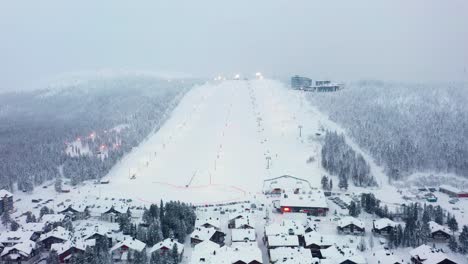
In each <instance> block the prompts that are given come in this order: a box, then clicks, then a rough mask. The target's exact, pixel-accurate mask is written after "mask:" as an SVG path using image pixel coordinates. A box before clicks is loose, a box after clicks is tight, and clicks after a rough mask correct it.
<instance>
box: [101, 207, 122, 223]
mask: <svg viewBox="0 0 468 264" xmlns="http://www.w3.org/2000/svg"><path fill="white" fill-rule="evenodd" d="M127 210H128V206H114V205H112V206H111V207H109V208H106V210H105V211H104V212H102V213H101V217H100V220H101V221H106V222H111V223H115V222H117V221H118V220H119V217H120V216H121V215H122V214H126V213H127Z"/></svg>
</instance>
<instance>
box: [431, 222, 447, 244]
mask: <svg viewBox="0 0 468 264" xmlns="http://www.w3.org/2000/svg"><path fill="white" fill-rule="evenodd" d="M429 229H430V230H431V238H432V239H434V240H448V239H449V238H450V237H451V236H452V235H451V234H450V230H448V228H446V227H444V226H441V225H439V224H438V223H436V222H434V221H429Z"/></svg>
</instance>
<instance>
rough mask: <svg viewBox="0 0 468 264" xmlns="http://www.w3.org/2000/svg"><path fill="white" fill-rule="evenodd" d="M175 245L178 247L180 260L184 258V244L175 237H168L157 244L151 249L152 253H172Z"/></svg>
mask: <svg viewBox="0 0 468 264" xmlns="http://www.w3.org/2000/svg"><path fill="white" fill-rule="evenodd" d="M174 247H177V253H178V254H179V260H181V259H182V255H183V254H184V245H183V244H181V243H179V242H177V240H175V239H173V238H166V239H165V240H163V241H161V242H159V243H157V244H155V245H154V246H153V247H152V248H151V249H150V252H149V253H150V254H153V253H154V252H156V253H158V254H160V255H165V254H168V253H169V254H170V253H171V252H172V250H173V248H174Z"/></svg>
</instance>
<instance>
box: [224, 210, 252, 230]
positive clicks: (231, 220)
mask: <svg viewBox="0 0 468 264" xmlns="http://www.w3.org/2000/svg"><path fill="white" fill-rule="evenodd" d="M247 217H249V216H248V215H247V214H246V213H239V214H230V215H229V219H228V228H236V220H237V219H243V218H247Z"/></svg>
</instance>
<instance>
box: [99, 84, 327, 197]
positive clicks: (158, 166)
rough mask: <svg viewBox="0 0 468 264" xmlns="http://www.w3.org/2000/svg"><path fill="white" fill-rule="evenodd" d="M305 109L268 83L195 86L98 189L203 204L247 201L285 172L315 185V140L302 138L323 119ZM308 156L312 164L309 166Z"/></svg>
mask: <svg viewBox="0 0 468 264" xmlns="http://www.w3.org/2000/svg"><path fill="white" fill-rule="evenodd" d="M309 111H310V110H309V108H308V107H307V103H306V101H305V100H304V99H303V97H302V95H300V94H298V93H297V92H296V91H291V90H289V89H287V88H286V87H284V86H283V84H281V83H279V82H276V81H272V80H254V81H240V80H239V81H223V82H214V83H207V84H205V85H202V86H197V87H195V88H193V89H192V90H191V91H189V92H188V93H187V95H186V96H185V97H184V99H183V100H182V101H181V102H180V104H179V106H178V107H177V108H176V109H175V110H174V112H173V113H172V115H171V117H170V118H169V119H168V120H167V121H166V123H165V124H164V125H163V126H162V128H161V129H160V130H159V131H157V132H156V133H155V134H153V135H151V136H150V137H149V138H148V139H147V140H146V141H145V142H143V143H142V144H140V146H139V147H137V148H135V149H134V150H133V151H132V152H131V153H130V154H128V155H127V156H126V157H125V158H124V159H123V160H122V161H121V162H120V163H119V164H117V165H116V166H115V167H114V168H113V169H112V170H111V171H110V173H109V175H108V177H107V178H109V179H110V180H111V182H110V184H109V185H101V186H99V187H98V188H100V189H101V190H100V191H102V192H103V193H109V194H110V195H121V196H126V197H134V198H135V199H138V200H141V201H145V202H158V201H159V200H160V199H164V200H169V199H178V200H183V201H187V202H192V203H195V204H205V203H216V202H229V201H236V200H244V199H248V198H251V197H252V196H254V195H255V194H256V193H259V192H261V190H262V184H263V180H264V179H267V178H271V177H276V176H280V175H283V174H290V175H294V176H297V177H301V178H305V179H307V180H309V181H311V183H312V184H313V185H316V186H319V182H320V177H321V175H322V174H323V173H322V172H321V168H320V166H318V162H319V150H320V147H319V146H320V145H319V143H318V142H315V141H313V140H308V139H307V137H308V135H309V134H313V135H315V133H316V132H317V131H318V128H319V125H320V119H319V118H317V117H316V116H315V115H313V114H312V113H311V112H309ZM299 125H301V126H302V137H300V136H299ZM310 156H314V158H315V162H312V163H306V160H307V158H308V157H310ZM268 163H269V165H268ZM267 167H269V168H267ZM132 176H134V177H133V178H134V179H131V178H132Z"/></svg>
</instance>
